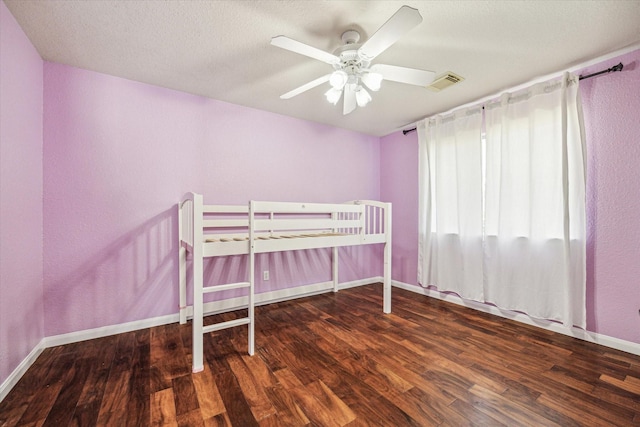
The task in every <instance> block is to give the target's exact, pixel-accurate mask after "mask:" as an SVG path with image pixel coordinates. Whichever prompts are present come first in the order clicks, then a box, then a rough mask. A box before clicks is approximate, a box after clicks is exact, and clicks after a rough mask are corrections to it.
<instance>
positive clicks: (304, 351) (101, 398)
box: [0, 285, 640, 427]
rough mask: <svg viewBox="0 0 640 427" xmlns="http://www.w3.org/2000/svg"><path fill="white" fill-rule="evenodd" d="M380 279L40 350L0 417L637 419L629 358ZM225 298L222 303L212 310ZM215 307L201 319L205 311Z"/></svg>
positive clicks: (95, 420) (87, 421)
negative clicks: (241, 323)
mask: <svg viewBox="0 0 640 427" xmlns="http://www.w3.org/2000/svg"><path fill="white" fill-rule="evenodd" d="M381 307H382V287H381V285H372V286H364V287H359V288H354V289H349V290H344V291H340V292H339V293H337V294H333V293H330V294H324V295H319V296H314V297H309V298H304V299H298V300H295V301H289V302H284V303H279V304H272V305H268V306H262V307H258V308H257V309H256V313H257V319H258V321H257V326H256V346H257V351H256V355H255V356H253V357H250V356H248V355H247V354H246V351H247V343H246V335H247V332H246V328H245V327H240V328H235V329H230V330H226V331H221V332H217V333H213V334H209V335H207V336H206V337H205V343H204V345H205V359H206V363H205V370H204V372H201V373H198V374H192V373H191V336H190V334H191V328H190V325H184V326H180V325H178V324H172V325H166V326H160V327H155V328H151V329H146V330H140V331H137V332H131V333H125V334H121V335H117V336H111V337H106V338H100V339H96V340H92V341H85V342H81V343H75V344H70V345H65V346H60V347H54V348H49V349H46V350H45V351H44V352H43V353H42V355H41V356H40V357H39V358H38V359H37V361H36V362H35V363H34V364H33V366H32V367H31V368H30V369H29V370H28V372H27V373H26V374H25V375H24V377H23V378H22V379H21V381H20V382H19V383H18V384H17V385H16V387H15V388H14V389H13V390H12V391H11V393H10V394H9V395H8V396H7V397H6V398H5V399H4V401H3V402H1V403H0V425H3V426H5V425H9V426H14V425H19V426H23V425H24V426H26V425H29V426H31V425H38V426H40V425H51V426H66V425H79V426H91V425H107V426H125V425H132V426H146V425H154V426H155V425H185V426H187V425H188V426H192V425H193V426H197V425H209V426H217V425H220V426H228V425H233V426H241V427H244V426H255V425H260V426H289V425H291V426H298V425H300V426H301V425H317V426H345V425H348V426H376V425H380V426H404V425H415V426H428V425H448V426H464V425H479V426H489V425H491V426H494V425H506V426H514V425H535V426H547V425H560V426H578V425H583V426H604V425H620V426H630V425H640V357H638V356H634V355H631V354H628V353H624V352H621V351H617V350H613V349H609V348H606V347H601V346H598V345H595V344H590V343H586V342H583V341H580V340H577V339H573V338H570V337H566V336H563V335H558V334H554V333H551V332H547V331H544V330H541V329H537V328H534V327H529V326H526V325H522V324H520V323H516V322H513V321H510V320H506V319H502V318H499V317H494V316H491V315H488V314H483V313H480V312H477V311H473V310H470V309H466V308H463V307H459V306H456V305H453V304H450V303H446V302H442V301H439V300H435V299H431V298H427V297H423V296H420V295H417V294H413V293H410V292H407V291H403V290H399V289H394V295H393V314H391V315H383V314H382V309H381ZM235 315H238V313H228V314H224V315H220V316H218V318H219V317H223V318H225V319H230V318H233V317H234V316H235ZM213 318H214V317H213V316H211V317H208V318H206V321H205V323H210V322H211V321H212V320H213Z"/></svg>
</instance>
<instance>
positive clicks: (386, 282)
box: [382, 203, 392, 314]
mask: <svg viewBox="0 0 640 427" xmlns="http://www.w3.org/2000/svg"><path fill="white" fill-rule="evenodd" d="M384 217H385V218H384V221H385V224H384V227H385V228H384V230H385V234H386V242H385V244H384V272H383V274H384V279H383V283H382V286H383V291H382V294H383V307H382V311H383V312H384V313H386V314H389V313H391V261H392V258H391V203H388V204H387V207H386V209H385V215H384Z"/></svg>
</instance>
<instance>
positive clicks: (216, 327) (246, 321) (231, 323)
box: [202, 317, 251, 334]
mask: <svg viewBox="0 0 640 427" xmlns="http://www.w3.org/2000/svg"><path fill="white" fill-rule="evenodd" d="M250 321H251V319H249V318H248V317H243V318H241V319H235V320H228V321H226V322H220V323H214V324H213V325H207V326H205V327H203V328H202V333H203V334H206V333H207V332H213V331H219V330H221V329H227V328H234V327H236V326H242V325H248V324H249V322H250Z"/></svg>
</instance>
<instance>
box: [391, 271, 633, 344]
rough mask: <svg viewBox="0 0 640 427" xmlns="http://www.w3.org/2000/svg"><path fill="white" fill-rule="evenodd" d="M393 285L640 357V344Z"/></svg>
mask: <svg viewBox="0 0 640 427" xmlns="http://www.w3.org/2000/svg"><path fill="white" fill-rule="evenodd" d="M392 285H393V286H395V287H397V288H400V289H404V290H407V291H410V292H415V293H417V294H421V295H426V296H428V297H431V298H437V299H439V300H443V301H447V302H451V303H453V304H457V305H462V306H465V307H468V308H472V309H474V310H478V311H482V312H485V313H489V314H493V315H496V316H500V317H504V318H507V319H511V320H515V321H517V322H521V323H525V324H527V325H531V326H536V327H538V328H542V329H546V330H548V331H553V332H557V333H560V334H563V335H568V336H570V337H574V338H579V339H581V340H583V341H588V342H592V343H595V344H600V345H603V346H605V347H610V348H615V349H616V350H621V351H626V352H627V353H631V354H635V355H637V356H640V344H638V343H634V342H630V341H625V340H621V339H619V338H614V337H610V336H607V335H602V334H598V333H596V332H590V331H585V330H584V329H580V328H576V327H572V328H566V327H565V326H563V325H562V324H559V323H556V322H552V321H549V320H540V319H533V318H531V317H529V316H527V315H526V314H522V313H516V312H513V311H509V310H502V309H500V308H498V307H495V306H492V305H487V304H482V303H480V302H477V301H470V300H465V299H463V298H461V297H459V296H458V295H455V294H450V293H443V292H439V291H437V290H435V289H427V288H423V287H421V286H417V285H410V284H408V283H403V282H398V281H396V280H394V281H392Z"/></svg>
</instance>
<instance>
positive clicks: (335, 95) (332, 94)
mask: <svg viewBox="0 0 640 427" xmlns="http://www.w3.org/2000/svg"><path fill="white" fill-rule="evenodd" d="M343 86H344V85H343ZM324 96H326V97H327V101H329V102H330V103H331V104H333V105H336V104H337V103H338V101H339V100H340V97H341V96H342V90H340V89H336V88H335V87H332V88H331V89H329V90H328V91H327V92H326V93H325V94H324Z"/></svg>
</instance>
